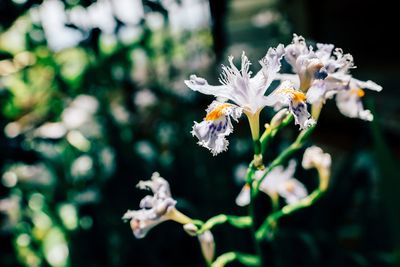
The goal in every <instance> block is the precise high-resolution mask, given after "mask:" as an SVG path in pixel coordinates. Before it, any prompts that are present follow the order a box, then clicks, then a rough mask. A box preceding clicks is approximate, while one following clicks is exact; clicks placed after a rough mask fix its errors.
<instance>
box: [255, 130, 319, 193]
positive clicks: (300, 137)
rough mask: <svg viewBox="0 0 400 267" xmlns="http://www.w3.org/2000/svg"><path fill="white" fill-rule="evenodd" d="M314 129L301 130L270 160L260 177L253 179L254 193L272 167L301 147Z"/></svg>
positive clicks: (282, 161) (280, 163) (281, 162)
mask: <svg viewBox="0 0 400 267" xmlns="http://www.w3.org/2000/svg"><path fill="white" fill-rule="evenodd" d="M314 129H315V126H311V127H310V128H308V129H305V130H303V131H301V132H300V134H299V135H298V136H297V138H296V140H295V141H294V142H293V143H292V144H291V145H290V146H289V147H287V148H286V149H285V150H283V151H282V153H281V154H279V156H278V157H277V158H276V159H274V160H273V161H272V162H271V164H270V165H269V166H268V168H267V169H266V171H265V173H264V175H263V176H262V177H261V179H259V180H257V181H255V183H256V185H255V190H254V194H258V191H259V187H260V185H261V183H262V181H263V180H264V179H265V177H266V176H267V175H268V173H269V172H270V171H271V170H272V169H273V168H275V167H276V166H279V165H282V164H283V163H284V162H285V161H286V160H287V159H288V158H289V157H290V156H291V155H292V154H293V153H294V152H296V151H297V150H299V149H300V148H302V147H303V145H304V143H305V141H306V140H307V139H308V138H309V136H310V135H311V133H312V132H313V131H314Z"/></svg>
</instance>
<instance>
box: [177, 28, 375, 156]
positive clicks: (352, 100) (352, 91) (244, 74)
mask: <svg viewBox="0 0 400 267" xmlns="http://www.w3.org/2000/svg"><path fill="white" fill-rule="evenodd" d="M282 59H284V60H285V61H286V62H287V63H288V64H289V65H290V66H291V67H292V70H293V72H294V74H287V73H279V71H280V69H281V60H282ZM228 61H229V66H223V67H222V74H221V77H220V83H221V85H218V86H213V85H210V84H209V83H208V82H207V80H206V79H204V78H200V77H197V76H196V75H191V76H190V79H189V80H186V81H185V83H186V85H187V86H188V87H189V88H190V89H192V90H194V91H199V92H200V93H203V94H206V95H213V96H215V97H216V100H215V101H213V102H212V104H211V105H210V106H209V107H208V108H207V110H206V112H207V115H206V117H205V118H204V120H203V121H202V122H200V123H197V122H195V124H194V126H193V131H192V134H193V136H195V137H196V138H197V139H198V140H199V142H198V144H199V145H201V146H203V147H206V148H207V149H209V150H210V151H211V153H212V154H213V155H217V154H219V153H220V152H222V151H225V150H226V149H227V147H228V141H227V140H226V137H227V136H228V135H229V134H230V133H232V131H233V126H232V124H231V118H232V119H234V120H235V121H237V120H238V118H239V117H240V116H241V114H242V113H244V114H245V115H246V116H247V117H248V119H249V121H250V126H251V130H252V136H253V140H257V139H258V137H259V126H258V116H259V113H260V111H261V110H262V109H263V108H264V107H266V106H269V107H272V108H274V109H275V110H277V111H278V110H280V109H282V108H284V107H288V108H289V111H290V112H291V113H292V115H293V116H294V118H295V124H297V125H299V127H300V129H301V130H302V129H307V128H308V127H310V126H312V125H314V124H315V123H316V121H317V120H318V116H319V112H320V110H321V108H322V105H323V104H324V103H325V101H326V100H327V99H330V98H332V97H334V96H336V104H337V106H338V108H339V110H340V112H341V113H342V114H344V115H345V116H348V117H351V118H360V119H363V120H367V121H371V120H372V119H373V116H372V114H371V112H370V111H369V110H366V109H364V107H363V104H362V101H361V99H362V97H363V96H364V95H365V92H364V90H363V89H370V90H374V91H380V90H382V87H381V86H379V85H377V84H376V83H374V82H372V81H365V82H364V81H360V80H357V79H355V78H353V77H352V76H351V74H350V70H351V69H352V68H355V66H354V62H353V57H352V56H351V55H350V54H344V53H343V51H342V50H341V49H340V48H336V49H335V48H334V45H332V44H317V45H316V48H314V47H313V46H307V44H306V42H305V40H304V38H303V37H302V36H297V35H296V34H294V37H293V41H292V43H291V44H289V45H287V46H286V47H285V46H283V45H282V44H280V45H278V46H277V47H276V48H270V49H269V50H268V52H267V54H266V55H265V56H264V57H263V58H262V59H261V60H260V61H259V63H260V65H261V69H260V70H259V71H258V72H257V74H256V75H254V76H253V77H252V72H251V71H250V65H251V63H250V61H249V59H248V58H247V56H246V55H245V53H244V52H243V54H242V58H241V68H240V70H239V69H238V68H237V67H236V66H235V64H234V63H233V57H232V56H230V57H229V58H228ZM274 80H278V81H280V85H279V86H278V87H277V88H275V89H273V90H272V92H271V93H270V94H269V95H266V92H267V91H268V89H269V88H270V87H271V84H272V81H274ZM310 105H311V106H312V109H313V112H312V113H313V114H312V115H311V114H310V112H309V106H310Z"/></svg>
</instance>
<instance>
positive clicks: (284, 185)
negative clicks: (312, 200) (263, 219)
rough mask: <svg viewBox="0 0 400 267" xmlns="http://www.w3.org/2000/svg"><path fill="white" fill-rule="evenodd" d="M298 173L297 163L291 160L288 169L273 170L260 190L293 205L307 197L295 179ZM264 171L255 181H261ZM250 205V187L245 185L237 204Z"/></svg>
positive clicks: (257, 173) (300, 184) (301, 185)
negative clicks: (295, 174)
mask: <svg viewBox="0 0 400 267" xmlns="http://www.w3.org/2000/svg"><path fill="white" fill-rule="evenodd" d="M295 171H296V161H294V160H291V161H290V162H289V165H288V167H287V168H286V169H285V168H284V167H283V166H277V167H275V168H273V169H272V170H271V171H270V172H269V173H268V174H267V176H266V177H265V178H264V180H263V181H262V182H261V184H260V190H261V191H262V192H264V193H266V194H267V195H269V196H271V197H272V198H273V197H275V196H276V195H280V196H281V197H283V198H284V199H285V200H286V202H287V203H288V204H293V203H296V202H298V201H299V200H301V199H303V198H305V197H306V196H307V189H306V188H305V187H304V185H303V184H302V183H301V182H299V181H298V180H297V179H296V178H294V177H293V175H294V173H295ZM264 173H265V172H264V171H257V172H256V174H255V179H257V180H259V179H261V177H262V176H263V175H264ZM249 203H250V187H249V185H245V186H244V187H243V188H242V191H241V192H240V193H239V195H238V196H237V198H236V204H237V205H239V206H246V205H248V204H249Z"/></svg>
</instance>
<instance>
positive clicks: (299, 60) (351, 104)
mask: <svg viewBox="0 0 400 267" xmlns="http://www.w3.org/2000/svg"><path fill="white" fill-rule="evenodd" d="M316 47H317V49H316V51H315V52H314V51H313V47H312V46H310V47H307V45H306V43H305V40H304V38H303V37H301V36H297V35H294V37H293V42H292V44H290V45H288V46H287V47H286V48H285V59H286V61H287V62H288V63H289V64H290V65H292V67H293V71H294V72H295V73H296V74H297V75H291V74H279V75H277V76H276V78H277V79H279V80H290V81H292V82H293V83H294V85H295V87H296V88H300V89H301V90H302V91H304V92H306V98H307V102H308V103H310V104H313V105H314V104H315V105H317V106H321V105H322V104H324V103H325V101H326V100H327V99H329V98H332V97H333V96H335V95H336V103H337V106H338V108H339V110H340V111H341V112H342V113H343V114H344V115H346V116H348V117H351V118H360V119H363V120H367V121H371V120H372V119H373V116H372V114H371V112H370V111H369V110H364V108H363V105H362V102H361V98H362V97H363V96H364V91H363V90H362V89H370V90H374V91H378V92H379V91H381V90H382V87H381V86H379V85H377V84H376V83H374V82H372V81H366V82H364V81H359V80H357V79H354V78H353V77H352V76H351V75H350V70H351V69H353V68H355V66H354V61H353V56H352V55H350V54H345V53H344V52H343V50H342V49H340V48H336V49H335V46H334V45H333V44H320V43H318V44H317V45H316Z"/></svg>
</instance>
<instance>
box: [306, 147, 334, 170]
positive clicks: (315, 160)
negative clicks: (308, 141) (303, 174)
mask: <svg viewBox="0 0 400 267" xmlns="http://www.w3.org/2000/svg"><path fill="white" fill-rule="evenodd" d="M331 164H332V159H331V156H330V155H329V154H328V153H324V151H323V150H322V149H321V148H320V147H317V146H311V147H309V148H307V149H306V150H305V151H304V155H303V161H302V163H301V165H302V166H303V168H304V169H311V168H316V169H318V168H324V169H329V168H330V167H331Z"/></svg>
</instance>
